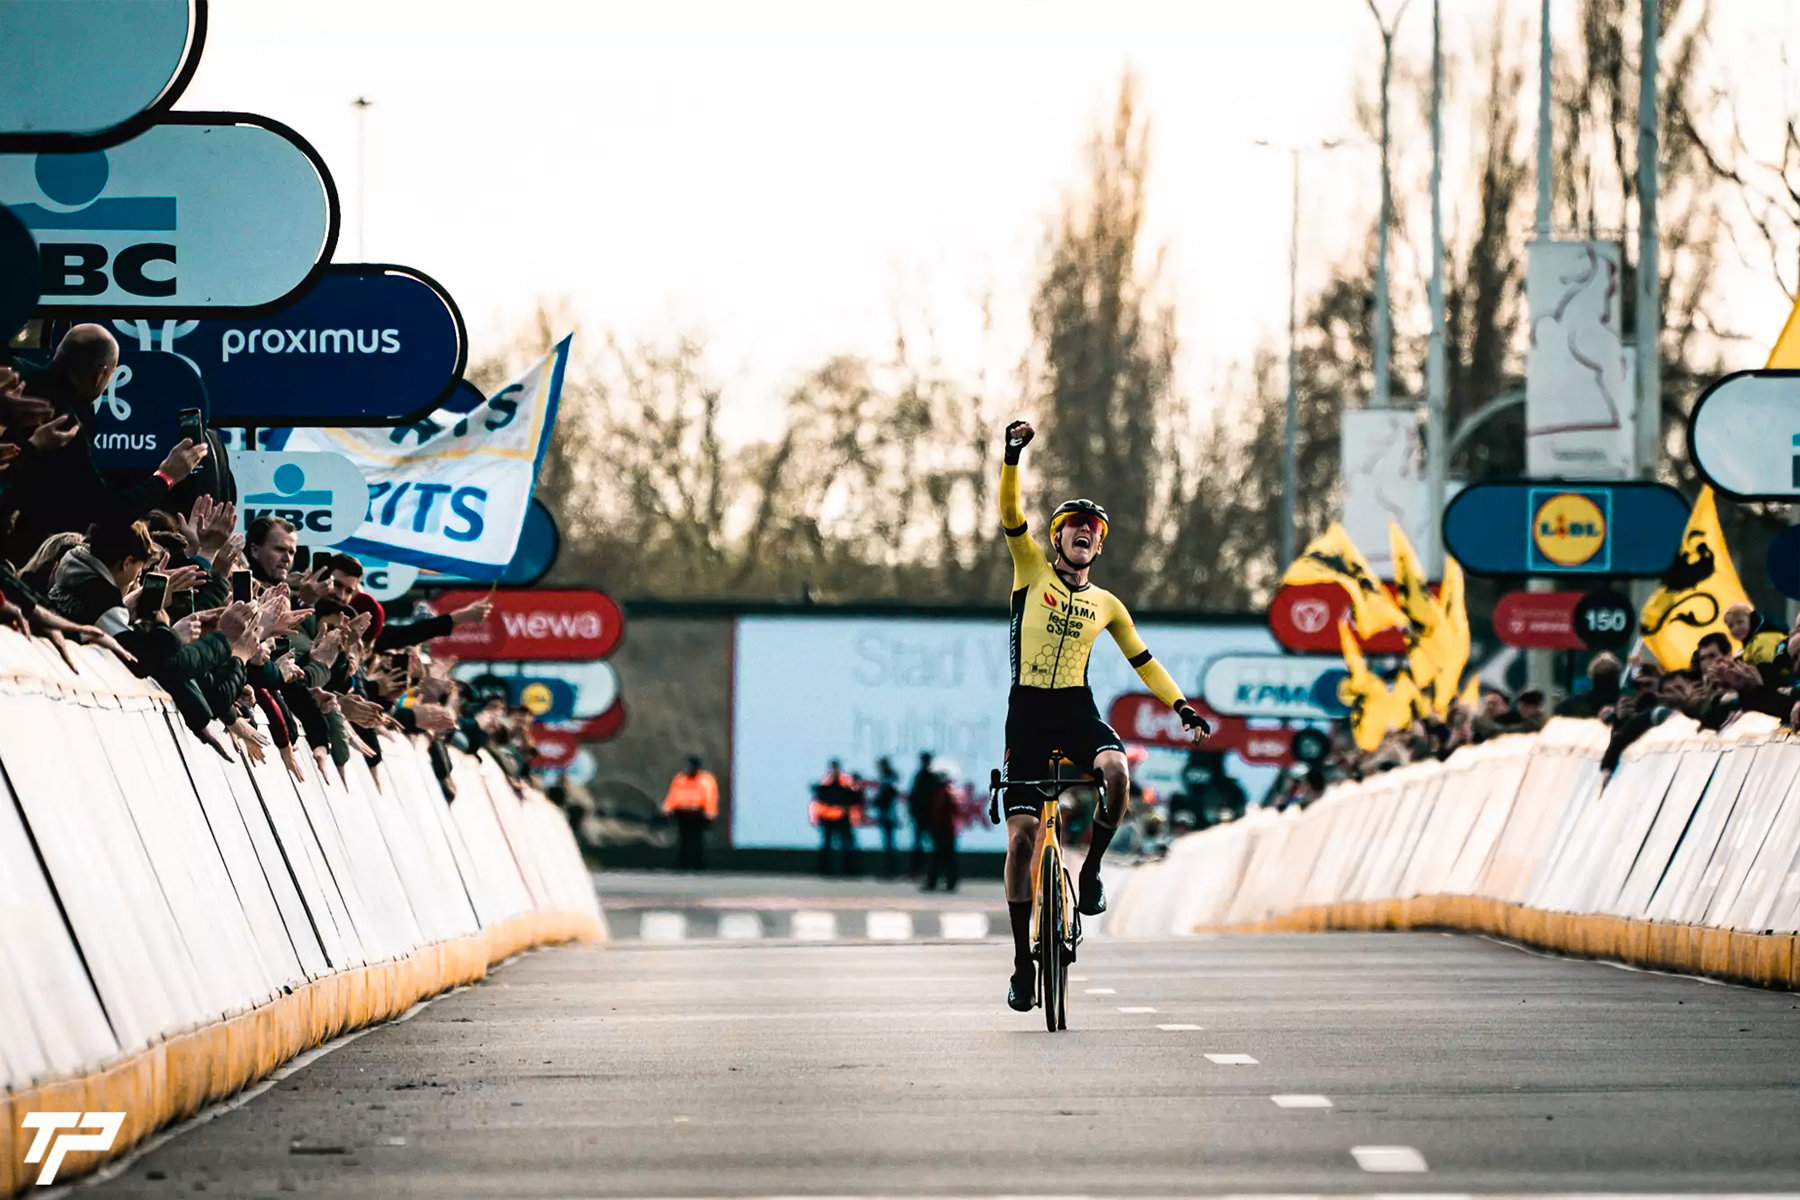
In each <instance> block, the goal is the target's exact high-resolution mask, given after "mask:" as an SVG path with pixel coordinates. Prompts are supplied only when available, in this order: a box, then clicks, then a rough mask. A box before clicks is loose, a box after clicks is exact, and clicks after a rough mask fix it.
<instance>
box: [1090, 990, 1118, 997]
mask: <svg viewBox="0 0 1800 1200" xmlns="http://www.w3.org/2000/svg"><path fill="white" fill-rule="evenodd" d="M1081 990H1082V991H1084V992H1086V993H1087V994H1088V995H1090V996H1110V995H1112V994H1114V993H1115V992H1117V991H1118V990H1119V989H1118V988H1082V989H1081Z"/></svg>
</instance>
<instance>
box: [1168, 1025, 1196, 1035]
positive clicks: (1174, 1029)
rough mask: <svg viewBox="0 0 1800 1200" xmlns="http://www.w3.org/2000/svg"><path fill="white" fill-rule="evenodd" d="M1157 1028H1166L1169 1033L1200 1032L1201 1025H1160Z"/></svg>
mask: <svg viewBox="0 0 1800 1200" xmlns="http://www.w3.org/2000/svg"><path fill="white" fill-rule="evenodd" d="M1157 1028H1158V1029H1161V1030H1164V1031H1166V1032H1168V1033H1199V1032H1200V1027H1199V1026H1198V1025H1158V1026H1157Z"/></svg>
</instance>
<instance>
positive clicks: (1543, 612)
mask: <svg viewBox="0 0 1800 1200" xmlns="http://www.w3.org/2000/svg"><path fill="white" fill-rule="evenodd" d="M1580 603H1581V593H1580V592H1508V593H1506V595H1504V596H1502V597H1500V602H1499V603H1498V604H1496V605H1494V636H1495V637H1497V638H1499V639H1500V640H1501V641H1502V642H1504V643H1505V644H1506V645H1508V646H1513V647H1516V648H1518V649H1520V650H1581V649H1584V648H1585V647H1584V646H1583V643H1582V641H1581V639H1580V638H1579V637H1577V636H1576V634H1575V606H1576V605H1577V604H1580Z"/></svg>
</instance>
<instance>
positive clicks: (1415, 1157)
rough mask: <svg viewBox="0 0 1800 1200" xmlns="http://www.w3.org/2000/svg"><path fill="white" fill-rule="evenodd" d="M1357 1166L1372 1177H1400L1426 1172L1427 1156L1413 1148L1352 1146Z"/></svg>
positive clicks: (1351, 1151)
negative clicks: (1410, 1173)
mask: <svg viewBox="0 0 1800 1200" xmlns="http://www.w3.org/2000/svg"><path fill="white" fill-rule="evenodd" d="M1350 1153H1351V1154H1353V1155H1354V1156H1355V1157H1356V1165H1357V1166H1359V1167H1361V1168H1362V1169H1363V1170H1365V1171H1367V1172H1369V1173H1370V1174H1371V1175H1400V1174H1406V1173H1408V1172H1418V1171H1423V1170H1425V1156H1424V1155H1423V1154H1420V1153H1419V1152H1418V1151H1417V1150H1414V1149H1413V1148H1412V1147H1411V1146H1352V1147H1350Z"/></svg>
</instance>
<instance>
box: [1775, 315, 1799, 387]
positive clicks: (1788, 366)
mask: <svg viewBox="0 0 1800 1200" xmlns="http://www.w3.org/2000/svg"><path fill="white" fill-rule="evenodd" d="M1769 366H1770V367H1771V368H1782V369H1785V370H1790V371H1791V370H1794V369H1795V368H1797V367H1800V300H1796V301H1795V302H1794V311H1793V312H1790V313H1789V314H1788V319H1787V324H1786V325H1783V326H1782V327H1781V336H1780V337H1778V338H1776V339H1775V348H1774V349H1773V350H1771V351H1769Z"/></svg>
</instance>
